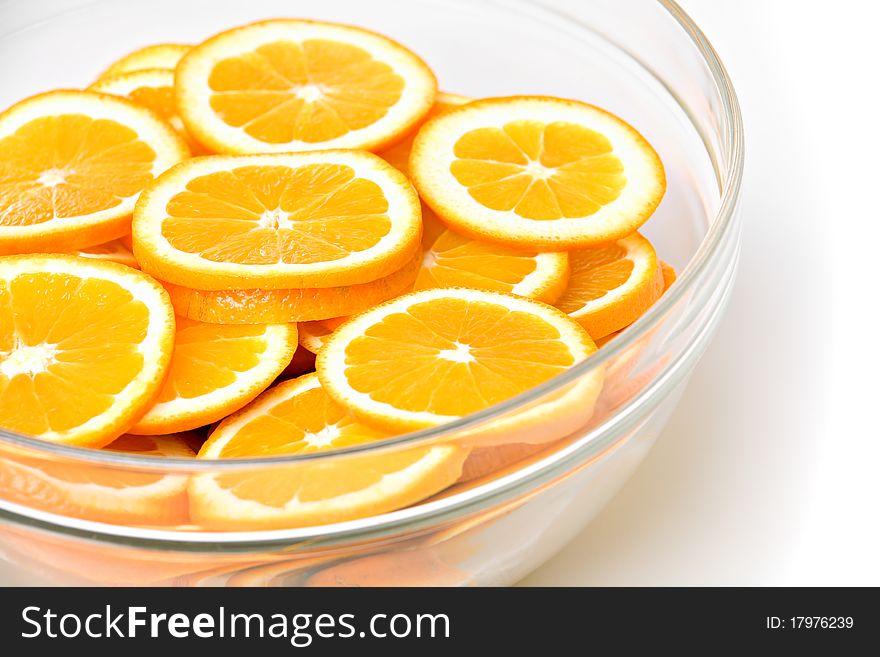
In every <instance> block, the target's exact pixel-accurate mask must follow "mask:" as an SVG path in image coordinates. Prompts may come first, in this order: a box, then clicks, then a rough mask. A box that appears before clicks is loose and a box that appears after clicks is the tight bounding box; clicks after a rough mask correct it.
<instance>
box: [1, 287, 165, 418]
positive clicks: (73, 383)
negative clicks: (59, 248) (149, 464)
mask: <svg viewBox="0 0 880 657" xmlns="http://www.w3.org/2000/svg"><path fill="white" fill-rule="evenodd" d="M148 325H149V311H148V309H147V307H146V306H145V305H144V304H143V303H142V302H141V301H139V300H137V299H135V298H134V297H132V295H131V294H130V293H129V292H128V291H127V290H125V289H124V288H122V287H120V286H118V285H116V284H114V283H112V282H110V281H105V280H99V279H83V278H79V277H77V276H72V275H68V274H51V273H36V274H21V275H19V276H17V277H15V278H14V279H12V280H11V281H0V426H2V427H3V428H5V429H10V430H12V431H16V432H19V433H23V434H27V435H40V434H43V433H45V432H48V431H65V430H67V429H71V428H73V427H77V426H79V425H81V424H83V423H85V422H87V421H88V420H90V419H91V418H92V417H95V416H98V415H100V414H101V413H103V412H104V411H106V410H107V409H108V408H109V407H110V406H111V404H112V403H113V398H114V395H117V394H118V393H120V392H121V391H122V390H123V389H124V388H125V387H126V386H127V385H128V384H129V383H130V382H131V380H132V379H134V378H135V376H136V375H137V374H138V373H139V372H140V371H141V369H142V366H143V356H142V355H141V354H140V352H139V350H138V345H139V344H140V343H141V342H142V341H143V339H144V337H145V335H146V331H147V327H148Z"/></svg>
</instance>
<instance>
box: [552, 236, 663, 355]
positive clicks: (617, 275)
mask: <svg viewBox="0 0 880 657" xmlns="http://www.w3.org/2000/svg"><path fill="white" fill-rule="evenodd" d="M568 257H569V263H570V265H571V279H570V280H569V284H568V288H567V289H566V290H565V293H564V294H563V295H562V297H560V299H559V300H558V301H557V302H556V307H557V308H559V309H560V310H562V311H563V312H565V313H568V315H569V316H571V317H573V318H575V319H576V320H577V321H579V322H580V323H581V325H582V326H583V327H584V328H585V329H587V332H588V333H589V334H590V335H591V336H592V337H593V339H599V338H603V337H605V336H606V335H610V334H611V333H614V332H615V331H619V330H620V329H622V328H625V327H627V326H629V325H630V324H632V323H633V322H634V321H636V320H637V319H638V318H639V317H641V316H642V314H643V313H644V312H645V311H646V310H647V309H648V308H650V307H651V305H652V304H653V303H654V302H655V301H656V300H657V299H659V298H660V295H662V294H663V274H662V271H661V269H660V265H659V262H658V260H657V254H656V253H655V252H654V247H653V246H651V243H650V242H649V241H648V240H646V239H645V238H644V237H642V236H641V235H639V234H638V233H633V234H632V235H630V236H629V237H626V238H624V239H622V240H618V241H617V242H615V243H614V244H611V245H610V246H605V247H601V248H597V249H583V250H580V251H571V252H570V253H569V254H568Z"/></svg>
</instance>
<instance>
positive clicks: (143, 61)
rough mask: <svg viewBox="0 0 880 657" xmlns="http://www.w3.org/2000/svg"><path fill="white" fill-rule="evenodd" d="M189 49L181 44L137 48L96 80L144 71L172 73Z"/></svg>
mask: <svg viewBox="0 0 880 657" xmlns="http://www.w3.org/2000/svg"><path fill="white" fill-rule="evenodd" d="M190 48H192V46H188V45H184V44H181V43H159V44H156V45H153V46H145V47H143V48H138V49H137V50H135V51H134V52H130V53H128V54H127V55H125V56H124V57H121V58H120V59H118V60H116V61H115V62H113V64H111V65H110V66H109V67H108V68H107V69H106V70H105V71H104V72H103V73H101V76H100V78H98V79H99V80H100V79H103V78H107V77H112V76H114V75H120V74H122V73H130V72H132V71H143V70H145V69H157V68H161V69H167V70H169V71H174V69H175V67H176V66H177V63H178V62H179V61H180V58H181V57H183V56H184V55H185V54H186V53H187V52H189V50H190Z"/></svg>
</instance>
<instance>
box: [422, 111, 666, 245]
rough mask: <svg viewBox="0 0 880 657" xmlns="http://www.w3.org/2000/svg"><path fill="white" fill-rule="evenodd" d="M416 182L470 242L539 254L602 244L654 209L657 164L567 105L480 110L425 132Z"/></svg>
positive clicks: (440, 119)
mask: <svg viewBox="0 0 880 657" xmlns="http://www.w3.org/2000/svg"><path fill="white" fill-rule="evenodd" d="M409 164H410V171H411V176H412V179H413V182H414V183H415V185H416V187H417V188H418V190H419V193H420V194H421V196H422V199H423V200H424V201H425V202H426V203H427V204H428V205H429V206H431V208H432V209H433V210H434V211H435V212H436V213H437V215H438V216H440V218H442V219H443V221H444V222H445V223H446V224H448V225H449V226H450V227H452V228H454V229H455V230H457V231H459V232H461V233H463V234H465V235H469V236H471V237H475V238H479V239H484V240H488V241H493V242H498V243H500V244H507V245H511V246H520V247H523V246H524V247H527V248H533V249H540V250H546V251H560V250H568V249H573V248H583V247H592V246H597V245H601V244H607V243H609V242H613V241H614V240H617V239H620V238H622V237H625V236H627V235H629V234H630V233H632V232H633V231H634V230H636V229H637V228H638V227H639V226H641V225H642V224H643V223H644V222H645V221H647V220H648V218H649V217H650V216H651V214H652V213H653V212H654V209H655V208H656V207H657V205H658V204H659V203H660V199H661V198H662V197H663V193H664V191H665V189H666V179H665V174H664V170H663V164H662V163H661V161H660V158H659V157H658V156H657V153H655V152H654V150H653V149H652V148H651V146H650V145H649V144H648V143H647V142H646V141H645V139H644V138H643V137H642V136H641V135H640V134H639V133H638V132H636V130H635V129H633V128H632V127H631V126H629V125H628V124H626V123H624V122H623V121H622V120H621V119H619V118H617V117H616V116H614V115H612V114H609V113H608V112H606V111H604V110H601V109H599V108H597V107H593V106H592V105H587V104H585V103H581V102H578V101H574V100H563V99H559V98H548V97H541V96H517V97H508V98H490V99H485V100H477V101H473V102H470V103H467V104H465V105H462V106H461V107H457V108H455V109H452V110H449V111H447V112H444V113H443V114H441V115H440V116H437V117H435V118H433V119H431V120H430V121H428V122H427V123H425V125H424V126H422V128H421V130H419V133H418V135H417V136H416V138H415V142H414V143H413V148H412V154H411V156H410V163H409Z"/></svg>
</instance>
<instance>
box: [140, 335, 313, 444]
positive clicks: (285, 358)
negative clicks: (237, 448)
mask: <svg viewBox="0 0 880 657" xmlns="http://www.w3.org/2000/svg"><path fill="white" fill-rule="evenodd" d="M296 347H297V333H296V325H295V324H269V325H265V324H263V325H251V326H228V325H224V324H203V323H201V322H196V321H193V320H191V319H186V318H183V317H178V318H177V333H176V336H175V341H174V352H173V354H172V356H171V366H170V368H169V370H168V375H167V376H166V377H165V382H164V383H163V385H162V389H161V390H160V391H159V395H158V397H157V398H156V400H155V403H154V404H153V406H152V407H151V408H150V409H149V410H148V411H147V412H146V413H145V414H144V415H143V417H141V419H140V420H138V422H137V424H135V425H134V426H133V427H132V428H131V429H129V432H130V433H133V434H146V435H154V434H159V433H174V432H179V431H190V430H192V429H196V428H198V427H201V426H204V425H206V424H211V423H212V422H216V421H217V420H221V419H223V418H224V417H226V416H227V415H229V414H230V413H232V412H233V411H237V410H238V409H240V408H241V407H242V406H244V405H245V404H247V403H248V402H249V401H251V400H252V399H253V398H254V397H256V396H257V395H258V394H260V393H261V392H263V390H265V389H266V388H268V387H269V385H271V383H272V382H273V381H274V380H275V378H276V377H277V376H278V375H279V374H281V373H282V372H283V371H284V368H285V367H287V365H288V363H290V359H291V358H292V357H293V352H294V351H295V350H296Z"/></svg>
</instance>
